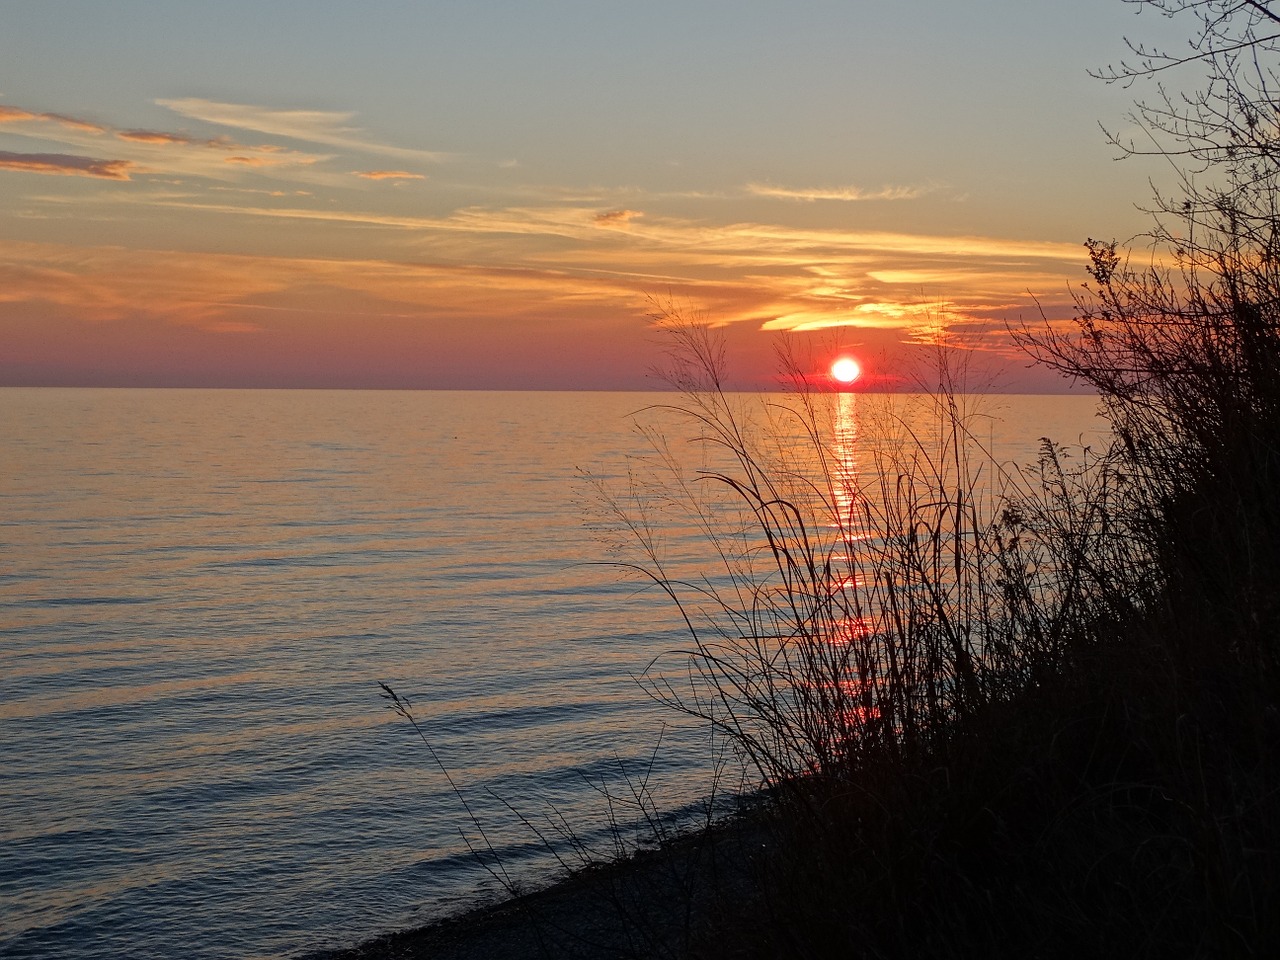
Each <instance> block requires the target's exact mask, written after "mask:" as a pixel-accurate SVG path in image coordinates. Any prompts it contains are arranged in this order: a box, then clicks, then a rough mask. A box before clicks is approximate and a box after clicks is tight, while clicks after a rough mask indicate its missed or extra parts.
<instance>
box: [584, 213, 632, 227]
mask: <svg viewBox="0 0 1280 960" xmlns="http://www.w3.org/2000/svg"><path fill="white" fill-rule="evenodd" d="M643 216H644V214H643V213H642V212H641V211H639V210H608V211H606V212H604V213H597V214H596V215H595V222H596V223H598V224H600V226H602V227H611V226H615V225H617V224H621V223H629V222H630V221H632V220H634V219H635V218H636V217H643Z"/></svg>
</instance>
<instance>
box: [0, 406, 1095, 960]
mask: <svg viewBox="0 0 1280 960" xmlns="http://www.w3.org/2000/svg"><path fill="white" fill-rule="evenodd" d="M655 399H656V398H655V397H654V396H653V395H644V394H630V395H629V394H599V393H590V394H529V393H430V392H414V393H398V392H395V393H392V392H341V391H334V392H328V391H317V392H307V391H269V392H259V391H162V390H149V391H143V390H138V391H131V390H20V389H8V390H0V731H2V736H0V809H3V810H4V815H3V817H0V955H3V956H6V957H27V956H31V957H60V958H62V957H66V958H83V957H107V956H116V955H129V956H133V957H172V956H186V957H259V956H282V955H283V956H288V955H291V954H296V953H298V952H301V951H305V950H308V949H315V948H319V947H326V946H338V945H343V944H349V943H352V942H355V941H358V940H362V939H366V938H368V937H370V936H373V935H376V934H377V933H380V932H385V931H387V930H389V929H394V928H400V927H404V926H408V925H413V924H417V923H422V922H425V921H427V920H429V919H431V918H433V917H435V916H438V915H440V914H441V913H443V912H447V911H448V910H450V909H453V908H456V907H457V906H459V905H461V904H464V903H467V902H470V901H471V900H472V899H474V897H475V896H476V895H477V893H478V892H479V893H483V892H485V891H492V890H493V889H494V884H493V883H492V881H491V880H489V879H488V878H487V875H486V874H485V872H484V870H483V869H481V868H480V867H478V866H477V865H476V863H475V862H474V859H473V858H472V857H471V856H470V855H469V854H468V853H467V848H466V845H465V843H464V842H463V840H462V838H461V837H460V835H459V831H460V830H462V831H465V832H466V833H467V834H468V835H469V836H471V837H472V838H473V840H474V839H475V835H476V828H475V826H474V825H472V824H471V823H470V822H469V820H468V818H467V816H466V814H465V811H464V810H463V809H462V806H461V803H460V801H459V800H458V798H457V797H456V796H455V795H454V794H453V793H452V791H451V790H450V788H449V785H448V783H447V782H446V781H445V778H444V777H443V776H442V775H441V774H440V772H439V770H438V769H436V768H435V767H434V766H433V764H432V761H431V757H430V755H429V753H428V752H427V750H426V749H425V748H424V747H423V746H422V744H421V743H420V742H419V741H418V740H417V739H416V736H415V734H414V732H413V730H412V728H410V727H409V726H408V725H407V724H406V723H405V722H404V721H403V720H400V719H399V718H397V717H396V716H395V715H394V714H393V713H392V712H391V711H390V710H389V709H388V708H387V706H386V704H385V703H384V702H383V701H382V700H381V699H380V697H379V695H378V687H377V682H378V681H380V680H381V681H387V682H390V683H391V684H392V685H393V686H394V687H396V689H397V690H398V691H399V692H401V693H402V694H405V695H407V696H408V697H409V698H410V699H411V700H412V701H413V703H414V707H415V712H416V714H417V715H418V717H419V719H420V721H421V723H422V726H423V728H424V729H425V730H426V731H427V733H428V736H429V737H430V739H431V741H432V744H433V746H434V747H435V749H436V751H437V752H438V754H439V755H440V758H441V760H442V761H443V762H444V764H445V765H446V766H447V767H448V769H449V770H450V772H451V773H452V774H453V777H454V780H455V781H456V782H457V783H458V784H459V785H460V786H461V787H462V789H463V791H464V793H465V795H466V797H467V800H468V802H469V803H470V804H471V805H472V808H473V810H474V811H475V813H476V815H477V817H478V819H479V820H480V822H481V824H482V826H483V827H484V830H485V832H486V834H487V836H488V839H489V841H490V842H491V843H492V844H493V846H494V847H495V848H496V849H497V850H498V852H499V853H500V854H501V855H502V858H503V860H504V862H506V863H507V865H508V868H509V869H512V870H513V871H515V872H516V873H518V874H525V875H529V876H534V877H536V876H539V875H541V874H543V873H545V872H546V871H547V870H548V869H549V865H550V864H549V857H548V856H547V855H546V853H545V851H544V850H542V848H541V846H540V844H539V843H538V841H537V840H536V838H535V837H534V836H533V835H532V834H531V832H530V830H529V829H528V828H527V827H523V826H521V825H520V824H519V822H518V820H517V818H515V817H514V816H513V815H512V814H511V813H510V812H509V811H508V810H507V809H505V808H504V806H503V805H502V803H500V802H499V800H496V799H494V798H495V797H497V798H501V800H504V801H507V802H509V803H511V804H512V805H513V806H515V807H516V808H517V809H518V810H519V812H520V813H521V814H523V815H525V816H527V817H529V818H531V819H533V820H535V821H538V822H542V823H545V820H544V819H542V818H544V817H545V816H546V815H547V814H548V812H550V811H552V810H554V811H558V813H559V814H561V815H563V816H564V818H565V819H566V820H567V821H568V823H569V824H570V825H572V826H573V827H574V828H575V829H577V830H579V831H580V832H582V833H583V834H584V835H586V836H587V837H588V838H591V837H592V836H593V831H594V830H597V829H598V827H599V825H600V823H601V821H602V814H603V809H602V803H603V801H602V800H601V798H600V795H599V792H598V790H597V789H596V788H595V786H593V784H597V785H598V784H599V783H601V782H605V783H611V784H613V785H614V788H615V789H616V788H618V786H619V784H620V783H621V781H620V779H619V767H620V765H621V767H622V769H625V770H629V771H630V772H632V773H633V774H638V773H639V772H640V771H641V770H642V769H643V766H644V764H645V763H647V762H648V760H649V758H650V756H651V754H652V753H653V748H654V745H655V744H656V743H657V741H658V738H659V737H660V736H661V737H662V742H663V745H662V749H661V750H660V751H659V754H658V757H659V759H658V767H657V770H656V772H655V774H654V777H653V786H654V788H655V791H656V792H657V795H658V796H659V798H660V800H661V801H662V802H663V803H664V804H665V805H667V806H669V807H671V808H673V809H674V808H678V807H680V806H681V805H683V804H687V803H690V802H692V801H694V800H696V799H697V798H698V797H700V796H701V795H702V792H703V791H704V790H705V788H706V783H707V773H706V771H707V769H708V767H709V764H710V762H711V757H712V751H711V748H710V746H709V744H708V742H707V738H706V736H705V734H704V733H703V732H702V731H699V730H696V729H692V728H689V727H688V726H687V725H682V724H681V722H680V720H679V718H678V717H676V716H674V715H673V714H671V713H670V712H668V711H665V710H663V709H662V708H660V707H657V706H655V705H653V704H652V703H650V702H649V701H648V700H647V699H646V698H645V697H644V696H643V695H642V694H641V693H640V692H639V691H638V689H637V687H636V685H635V683H634V681H633V680H632V679H631V677H630V675H631V674H632V673H634V672H637V671H640V670H642V669H643V668H644V667H645V665H646V664H647V663H648V662H649V661H650V659H651V658H652V657H653V656H655V655H656V654H657V653H659V652H661V651H663V650H665V649H668V648H670V647H672V646H673V645H676V644H678V643H679V641H680V639H681V633H680V630H679V624H678V623H677V621H676V620H675V618H674V617H673V615H672V611H671V610H670V609H668V608H667V606H666V605H665V604H664V603H662V602H661V601H660V599H659V598H658V597H656V596H653V595H652V594H650V593H642V592H638V591H637V589H636V586H635V584H634V583H633V582H626V581H622V580H620V579H619V577H618V576H617V575H616V573H615V572H614V571H612V570H611V569H610V568H609V567H606V566H601V565H597V564H592V563H589V562H584V561H593V560H598V559H600V558H602V557H604V556H605V548H604V546H603V545H602V544H601V543H599V542H597V541H596V540H595V539H594V538H593V536H592V534H591V533H590V531H589V530H588V528H587V525H586V524H585V523H584V518H586V517H589V516H590V515H591V514H592V511H593V507H592V505H591V497H590V492H589V489H588V488H587V485H586V484H584V483H583V482H582V481H581V479H580V474H579V471H580V469H585V470H589V471H591V472H592V473H594V474H596V475H599V476H614V477H618V476H622V475H625V472H626V469H627V464H628V459H627V458H628V457H629V456H631V455H634V454H639V453H643V452H645V450H646V446H645V443H644V441H643V440H642V439H641V438H640V437H639V436H638V435H637V433H636V432H635V431H634V430H633V429H632V428H631V426H630V423H631V421H630V417H629V414H631V413H633V412H635V411H638V410H640V409H641V408H643V407H645V406H646V405H648V404H651V403H653V402H654V400H655ZM992 410H993V412H994V413H996V414H997V417H998V419H996V420H994V421H993V422H992V427H991V430H992V436H993V438H994V439H995V441H996V442H997V450H998V452H999V453H1001V455H1003V456H1007V457H1009V458H1011V459H1015V460H1027V459H1031V458H1032V457H1033V456H1034V452H1035V441H1036V438H1037V437H1039V436H1041V435H1044V434H1046V433H1047V434H1049V435H1052V436H1055V437H1059V438H1062V439H1067V440H1074V439H1076V438H1077V437H1078V436H1080V434H1081V433H1082V432H1084V431H1087V430H1089V429H1091V428H1092V427H1094V426H1095V424H1094V422H1093V421H1092V418H1091V414H1092V410H1093V404H1092V401H1091V400H1090V399H1089V398H1064V397H1013V398H1006V399H1004V400H999V401H994V400H993V403H992ZM649 416H653V415H649ZM674 533H675V535H676V536H677V537H678V536H679V535H680V533H681V531H675V532H674Z"/></svg>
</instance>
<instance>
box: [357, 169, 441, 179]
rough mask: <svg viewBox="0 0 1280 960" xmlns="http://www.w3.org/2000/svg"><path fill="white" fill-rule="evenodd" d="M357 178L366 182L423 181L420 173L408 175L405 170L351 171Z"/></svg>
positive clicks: (423, 177)
mask: <svg viewBox="0 0 1280 960" xmlns="http://www.w3.org/2000/svg"><path fill="white" fill-rule="evenodd" d="M351 172H352V173H354V174H355V175H356V176H357V177H364V178H365V179H366V180H425V179H427V178H426V177H425V176H424V175H423V174H421V173H409V172H408V171H405V170H352V171H351Z"/></svg>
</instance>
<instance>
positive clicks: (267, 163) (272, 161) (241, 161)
mask: <svg viewBox="0 0 1280 960" xmlns="http://www.w3.org/2000/svg"><path fill="white" fill-rule="evenodd" d="M319 159H320V158H319V157H308V156H306V155H304V154H300V153H289V154H288V155H287V156H268V157H246V156H242V155H240V154H237V155H236V156H234V157H227V158H226V159H225V160H223V161H222V162H223V163H234V164H237V165H239V166H242V167H282V166H285V165H286V164H290V163H299V164H310V163H315V162H316V161H317V160H319Z"/></svg>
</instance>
